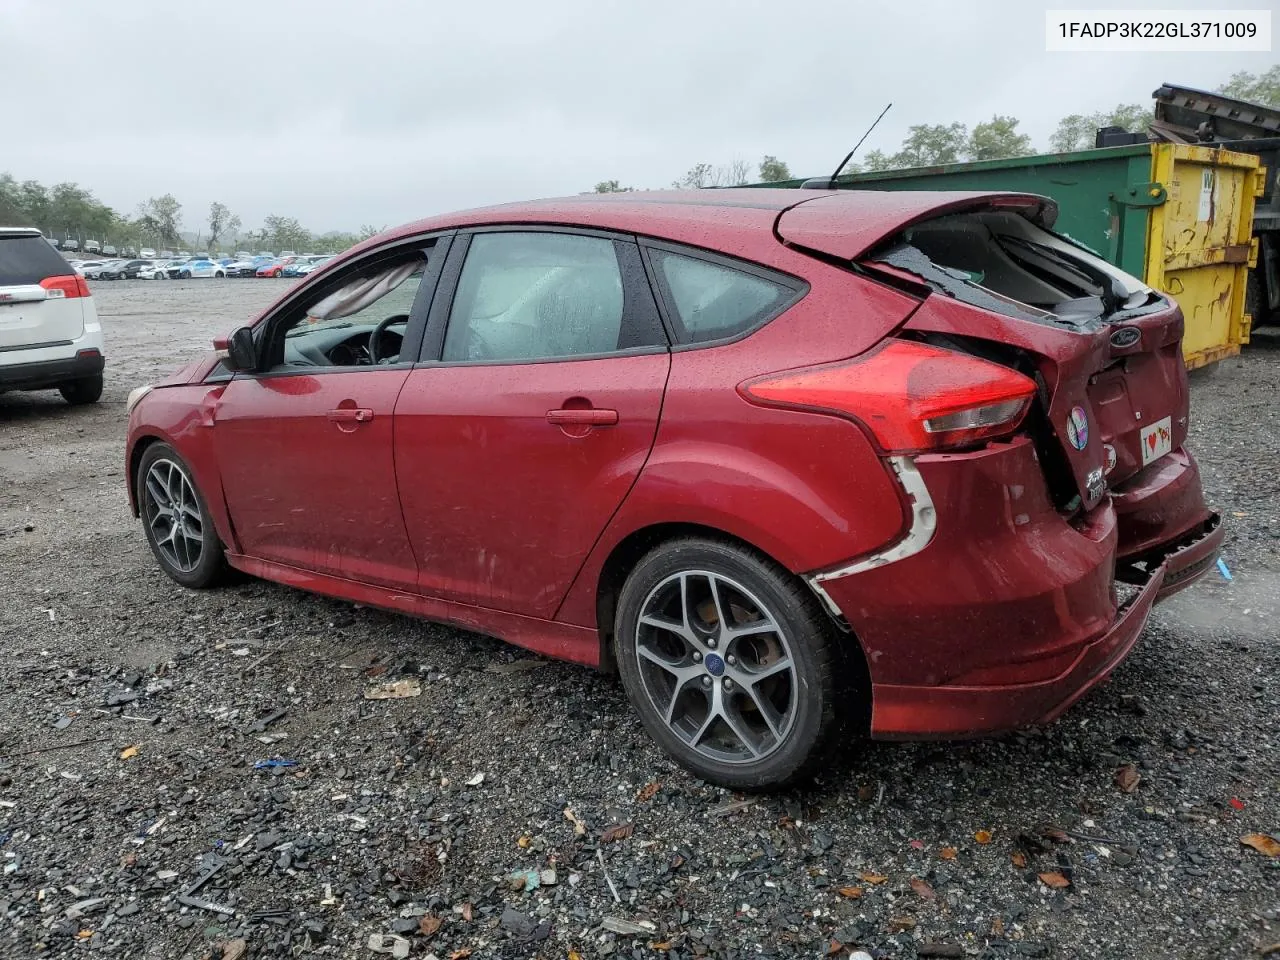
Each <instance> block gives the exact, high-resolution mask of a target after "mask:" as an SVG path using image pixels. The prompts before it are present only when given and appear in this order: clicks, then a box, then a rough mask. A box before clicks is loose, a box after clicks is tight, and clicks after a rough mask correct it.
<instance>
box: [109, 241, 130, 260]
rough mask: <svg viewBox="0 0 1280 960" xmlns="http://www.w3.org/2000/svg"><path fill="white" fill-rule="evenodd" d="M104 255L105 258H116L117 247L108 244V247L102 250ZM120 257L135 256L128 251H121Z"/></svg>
mask: <svg viewBox="0 0 1280 960" xmlns="http://www.w3.org/2000/svg"><path fill="white" fill-rule="evenodd" d="M102 255H103V256H104V257H114V256H115V255H116V248H115V246H114V245H112V244H110V243H108V244H107V245H106V246H104V247H103V248H102ZM120 256H122V257H130V256H133V254H131V253H129V251H128V250H121V251H120Z"/></svg>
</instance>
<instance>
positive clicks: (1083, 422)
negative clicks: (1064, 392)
mask: <svg viewBox="0 0 1280 960" xmlns="http://www.w3.org/2000/svg"><path fill="white" fill-rule="evenodd" d="M1067 439H1068V440H1070V441H1071V445H1072V446H1073V447H1075V448H1076V449H1077V450H1083V449H1084V448H1085V447H1087V446H1088V445H1089V416H1088V414H1086V413H1085V412H1084V407H1072V408H1071V413H1069V414H1068V415H1067Z"/></svg>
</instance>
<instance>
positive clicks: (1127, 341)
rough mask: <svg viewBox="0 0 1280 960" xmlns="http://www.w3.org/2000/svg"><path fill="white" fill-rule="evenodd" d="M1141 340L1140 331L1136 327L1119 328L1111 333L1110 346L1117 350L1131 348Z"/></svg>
mask: <svg viewBox="0 0 1280 960" xmlns="http://www.w3.org/2000/svg"><path fill="white" fill-rule="evenodd" d="M1141 339H1142V331H1141V330H1139V329H1138V328H1137V327H1119V328H1118V329H1116V330H1113V331H1111V345H1112V346H1113V347H1117V348H1119V349H1122V350H1123V349H1124V348H1125V347H1132V346H1133V345H1134V344H1135V343H1137V342H1138V341H1139V340H1141Z"/></svg>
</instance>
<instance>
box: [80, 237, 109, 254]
mask: <svg viewBox="0 0 1280 960" xmlns="http://www.w3.org/2000/svg"><path fill="white" fill-rule="evenodd" d="M84 252H85V253H104V252H105V251H104V250H103V249H102V244H100V243H99V242H98V241H97V240H86V241H85V242H84Z"/></svg>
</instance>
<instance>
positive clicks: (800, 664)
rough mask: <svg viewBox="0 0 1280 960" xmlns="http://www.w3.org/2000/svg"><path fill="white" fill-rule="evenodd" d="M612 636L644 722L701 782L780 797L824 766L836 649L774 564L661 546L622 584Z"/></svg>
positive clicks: (813, 610) (688, 542) (804, 595)
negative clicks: (779, 790) (773, 791)
mask: <svg viewBox="0 0 1280 960" xmlns="http://www.w3.org/2000/svg"><path fill="white" fill-rule="evenodd" d="M663 624H670V625H671V626H670V627H666V626H663ZM614 638H615V639H614V644H615V653H616V656H617V662H618V671H619V673H620V674H621V677H622V684H623V687H624V688H625V689H626V691H627V696H628V698H629V699H630V700H631V703H632V705H633V706H634V707H635V709H636V711H637V713H639V714H640V719H641V721H642V722H643V723H644V725H645V727H646V728H647V729H648V731H649V733H650V735H651V736H652V737H653V738H654V739H655V740H656V741H657V742H658V744H659V745H660V746H661V747H662V748H663V749H664V750H665V751H666V752H667V753H668V754H669V755H670V756H671V757H672V758H673V759H675V760H676V762H678V763H679V764H680V765H681V766H683V767H685V768H687V769H688V770H690V771H691V772H693V773H694V774H695V775H697V776H699V777H701V778H702V779H704V780H707V781H709V782H711V783H716V784H720V785H721V786H725V787H729V788H731V789H735V790H763V789H775V788H778V787H782V786H785V785H787V784H789V783H793V782H795V781H797V780H801V779H804V778H805V777H807V776H808V775H809V774H810V773H812V771H813V770H814V768H815V767H816V766H817V765H818V764H819V763H820V762H821V761H822V760H823V759H824V758H825V757H826V756H827V754H828V746H829V744H830V743H831V740H832V736H833V735H834V734H835V732H836V730H837V729H838V727H839V718H838V713H837V710H836V696H837V690H838V686H837V682H836V667H837V663H838V659H837V654H838V644H839V642H840V641H839V638H838V637H837V636H836V631H835V629H834V626H833V624H832V623H831V620H830V618H829V617H827V615H826V614H825V613H824V612H823V611H822V609H821V608H820V607H819V606H818V603H817V599H816V598H815V597H814V596H813V595H812V594H811V593H810V592H809V591H808V590H806V589H805V587H804V586H803V584H801V583H799V582H797V581H796V579H795V578H794V577H793V576H792V575H791V574H790V573H788V572H787V571H786V570H785V569H783V568H782V567H779V566H778V565H777V564H775V563H773V562H772V561H771V560H769V559H767V558H765V557H762V556H760V555H759V554H757V553H755V552H753V551H751V550H749V549H746V548H744V547H741V546H738V545H737V544H734V543H728V542H724V541H717V540H710V539H702V538H688V539H680V540H673V541H670V542H668V543H664V544H662V545H660V546H658V547H656V548H655V549H653V550H652V551H650V552H649V553H648V554H647V555H646V556H645V557H644V558H643V559H641V560H640V562H639V563H638V564H636V566H635V569H633V570H632V571H631V574H630V576H628V577H627V581H626V583H625V584H624V585H623V588H622V592H621V594H620V595H619V597H618V612H617V617H616V621H615V626H614Z"/></svg>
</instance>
